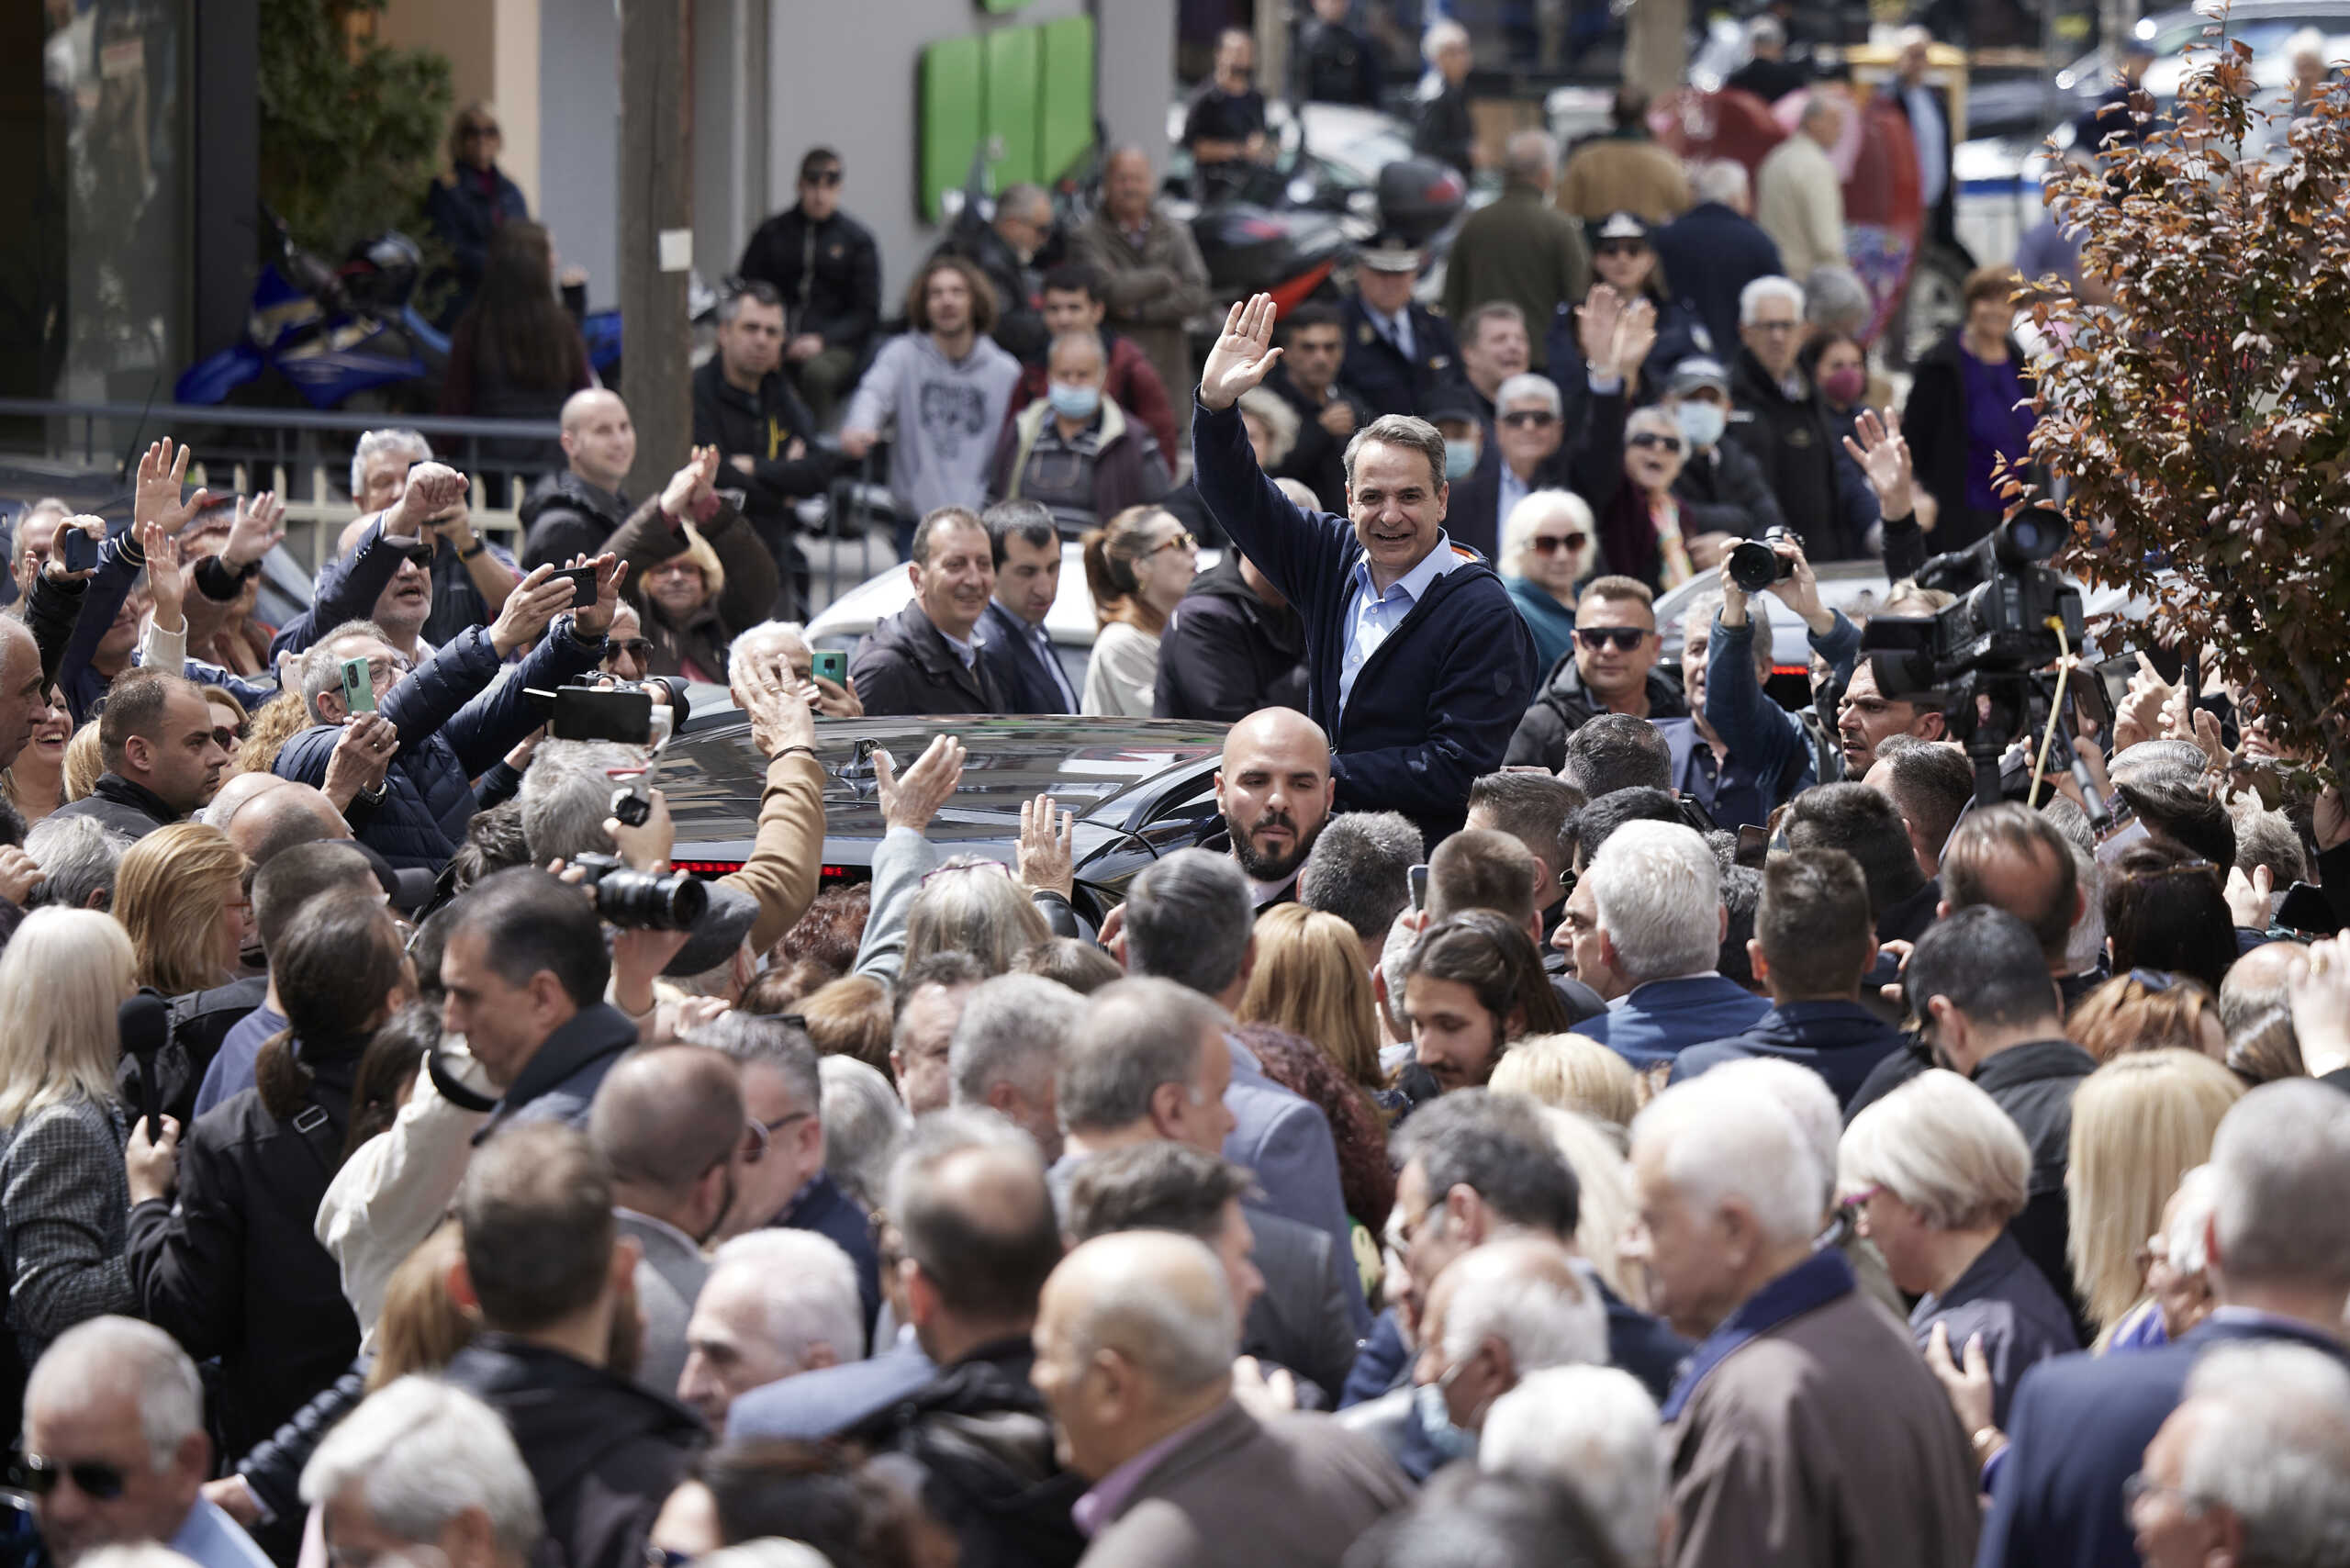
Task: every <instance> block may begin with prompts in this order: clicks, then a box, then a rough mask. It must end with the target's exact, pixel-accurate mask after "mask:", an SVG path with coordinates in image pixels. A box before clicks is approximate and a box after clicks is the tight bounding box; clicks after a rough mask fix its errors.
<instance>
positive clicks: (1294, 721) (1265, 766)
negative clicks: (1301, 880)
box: [1215, 708, 1337, 882]
mask: <svg viewBox="0 0 2350 1568" xmlns="http://www.w3.org/2000/svg"><path fill="white" fill-rule="evenodd" d="M1336 793H1337V787H1336V784H1335V783H1334V781H1333V780H1332V778H1331V777H1330V743H1329V741H1328V739H1327V738H1326V737H1325V736H1324V735H1323V734H1322V727H1321V726H1320V725H1319V724H1316V723H1315V722H1314V721H1313V720H1311V719H1309V718H1307V717H1306V716H1305V715H1304V714H1303V713H1301V712H1299V711H1297V710H1296V709H1294V708H1260V709H1259V710H1258V711H1255V712H1254V713H1251V714H1249V715H1248V717H1247V718H1245V719H1243V720H1241V721H1240V722H1238V723H1237V724H1235V725H1233V726H1232V728H1231V730H1230V731H1228V732H1227V733H1226V734H1225V737H1224V766H1223V767H1219V768H1218V769H1217V770H1216V776H1215V800H1216V805H1217V806H1218V807H1219V808H1220V809H1221V810H1222V812H1223V813H1224V825H1225V831H1226V832H1228V833H1230V834H1232V855H1233V858H1234V859H1236V860H1237V861H1239V862H1240V868H1241V869H1242V870H1243V871H1246V872H1247V873H1248V875H1249V876H1250V877H1251V878H1253V879H1256V880H1257V881H1259V882H1281V881H1285V880H1287V879H1289V878H1291V877H1293V876H1295V875H1296V874H1297V868H1298V867H1300V866H1301V865H1303V864H1304V861H1305V856H1306V852H1307V851H1308V850H1310V849H1312V848H1313V847H1314V840H1315V838H1316V837H1317V836H1319V835H1320V834H1321V832H1322V828H1323V824H1324V823H1327V822H1328V821H1329V820H1330V805H1331V802H1332V801H1333V800H1334V799H1335V798H1336Z"/></svg>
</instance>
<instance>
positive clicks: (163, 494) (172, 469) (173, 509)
mask: <svg viewBox="0 0 2350 1568" xmlns="http://www.w3.org/2000/svg"><path fill="white" fill-rule="evenodd" d="M188 455H189V454H188V449H187V448H186V447H185V446H181V447H174V446H173V444H172V438H171V437H170V436H165V437H164V438H163V439H162V440H161V441H159V442H155V443H154V444H153V445H152V446H150V447H149V448H148V449H147V450H146V452H145V453H143V454H141V455H140V459H139V478H138V482H137V485H136V487H134V488H133V490H132V491H131V501H130V521H131V522H132V523H133V524H134V525H136V524H140V523H149V522H153V523H160V524H162V526H163V528H164V529H165V530H166V531H167V532H170V533H171V535H172V537H173V538H174V539H176V538H178V537H179V534H180V531H181V530H183V529H185V527H187V525H188V524H189V523H190V522H191V521H194V520H195V518H196V513H197V512H200V511H202V510H204V509H205V507H206V506H207V505H208V504H209V503H210V501H211V499H212V492H211V491H209V490H198V491H196V493H195V494H194V495H192V496H190V497H188V498H186V499H185V500H182V499H181V498H180V488H181V487H182V486H183V485H185V483H186V482H187V460H188Z"/></svg>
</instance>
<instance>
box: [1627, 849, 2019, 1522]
mask: <svg viewBox="0 0 2350 1568" xmlns="http://www.w3.org/2000/svg"><path fill="white" fill-rule="evenodd" d="M1626 831H1630V830H1629V829H1627V830H1626ZM1632 1180H1633V1197H1634V1203H1635V1205H1636V1208H1635V1216H1634V1221H1633V1224H1632V1226H1631V1228H1630V1229H1629V1231H1628V1233H1627V1234H1626V1237H1625V1238H1624V1245H1623V1249H1622V1256H1623V1257H1624V1258H1625V1259H1627V1260H1637V1261H1638V1262H1639V1263H1640V1264H1642V1265H1643V1266H1645V1268H1646V1269H1647V1271H1648V1277H1649V1281H1650V1299H1651V1305H1654V1306H1656V1307H1657V1308H1658V1309H1659V1310H1660V1311H1662V1313H1663V1314H1664V1316H1666V1317H1667V1318H1668V1319H1669V1320H1670V1321H1671V1322H1672V1324H1673V1327H1675V1328H1676V1329H1679V1330H1680V1331H1681V1332H1682V1333H1684V1334H1687V1335H1691V1336H1693V1337H1696V1338H1700V1340H1701V1343H1700V1344H1699V1345H1698V1347H1697V1351H1696V1354H1695V1357H1694V1358H1692V1360H1691V1361H1690V1362H1689V1363H1688V1366H1687V1368H1686V1370H1684V1372H1683V1373H1682V1374H1681V1377H1680V1379H1679V1381H1678V1382H1677V1383H1675V1384H1674V1385H1673V1394H1672V1396H1671V1397H1670V1398H1668V1399H1667V1400H1666V1401H1665V1405H1664V1410H1663V1415H1664V1419H1665V1422H1666V1424H1667V1440H1668V1443H1669V1445H1670V1448H1671V1451H1672V1454H1673V1514H1674V1517H1675V1518H1676V1520H1677V1521H1678V1525H1679V1539H1678V1540H1677V1542H1676V1544H1675V1547H1674V1561H1675V1562H1676V1563H1678V1564H1681V1565H1682V1568H1709V1565H1711V1564H1717V1563H1719V1564H1732V1563H1736V1564H1749V1563H1752V1562H1757V1561H1763V1562H1774V1563H1813V1564H1820V1565H1822V1568H1825V1565H1826V1564H1830V1563H1835V1562H1908V1563H1919V1564H1927V1565H1936V1568H1959V1565H1961V1564H1964V1563H1968V1562H1972V1561H1973V1560H1974V1548H1975V1536H1976V1532H1977V1528H1978V1521H1979V1519H1980V1514H1979V1512H1978V1510H1977V1507H1976V1505H1975V1462H1974V1460H1973V1459H1972V1458H1971V1457H1970V1456H1969V1454H1968V1452H1967V1449H1966V1437H1965V1434H1964V1432H1962V1431H1961V1430H1960V1429H1959V1425H1958V1422H1957V1420H1956V1418H1955V1417H1953V1416H1952V1414H1951V1410H1950V1403H1949V1400H1948V1399H1947V1398H1946V1397H1945V1396H1944V1395H1943V1394H1942V1387H1941V1385H1940V1384H1939V1383H1937V1382H1936V1381H1935V1380H1934V1376H1933V1374H1932V1373H1931V1372H1928V1371H1927V1370H1926V1367H1925V1364H1924V1362H1923V1361H1922V1360H1921V1359H1920V1358H1919V1355H1918V1352H1917V1350H1916V1348H1915V1347H1914V1346H1913V1345H1912V1344H1911V1343H1910V1339H1909V1336H1908V1333H1907V1331H1906V1330H1905V1329H1904V1328H1903V1327H1901V1325H1899V1324H1898V1323H1897V1322H1896V1321H1895V1320H1894V1319H1893V1318H1892V1317H1891V1316H1888V1315H1887V1314H1886V1312H1885V1311H1884V1309H1883V1308H1881V1307H1879V1306H1877V1305H1875V1304H1874V1302H1873V1301H1871V1300H1869V1299H1868V1298H1867V1297H1865V1296H1863V1294H1861V1293H1860V1292H1859V1290H1858V1289H1857V1287H1856V1285H1855V1283H1854V1281H1853V1277H1852V1269H1851V1267H1850V1266H1849V1265H1848V1264H1847V1263H1846V1262H1845V1261H1844V1260H1843V1256H1842V1254H1841V1253H1840V1252H1838V1251H1837V1250H1836V1249H1833V1248H1829V1249H1823V1250H1819V1251H1814V1250H1813V1249H1812V1238H1813V1236H1814V1235H1815V1234H1816V1233H1817V1232H1818V1228H1819V1219H1820V1207H1821V1202H1820V1200H1821V1193H1823V1192H1824V1191H1825V1190H1826V1187H1827V1183H1828V1181H1829V1176H1828V1173H1827V1172H1826V1171H1824V1170H1821V1169H1820V1167H1819V1158H1818V1154H1817V1153H1816V1152H1815V1151H1814V1150H1813V1148H1811V1147H1810V1145H1809V1144H1808V1143H1807V1140H1806V1138H1805V1137H1804V1135H1803V1133H1802V1132H1801V1130H1800V1129H1799V1128H1798V1127H1797V1126H1796V1120H1795V1117H1794V1116H1793V1115H1792V1114H1790V1113H1789V1112H1788V1111H1787V1110H1786V1109H1785V1107H1783V1106H1782V1105H1781V1104H1780V1103H1778V1102H1777V1101H1776V1100H1775V1099H1774V1098H1772V1097H1770V1096H1767V1095H1761V1096H1758V1095H1756V1094H1754V1093H1752V1092H1750V1091H1747V1090H1744V1089H1741V1088H1740V1087H1737V1086H1733V1085H1729V1084H1726V1083H1722V1082H1720V1081H1711V1082H1709V1081H1706V1080H1702V1079H1701V1080H1699V1081H1696V1082H1695V1083H1684V1084H1677V1085H1675V1086H1673V1088H1670V1089H1667V1090H1666V1091H1665V1092H1663V1093H1662V1094H1661V1095H1659V1096H1658V1097H1657V1098H1656V1099H1655V1100H1653V1101H1651V1103H1649V1105H1648V1107H1647V1108H1646V1109H1645V1110H1643V1111H1642V1112H1641V1113H1640V1114H1639V1117H1638V1118H1637V1119H1636V1120H1635V1121H1634V1122H1633V1124H1632Z"/></svg>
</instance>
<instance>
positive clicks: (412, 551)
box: [388, 544, 433, 572]
mask: <svg viewBox="0 0 2350 1568" xmlns="http://www.w3.org/2000/svg"><path fill="white" fill-rule="evenodd" d="M388 548H389V549H390V550H391V552H392V554H395V555H397V556H398V557H399V558H400V559H401V560H403V561H406V562H407V563H408V565H410V566H416V567H420V568H421V569H422V570H424V571H428V572H429V571H431V569H432V551H433V546H432V545H431V544H394V545H390V546H388Z"/></svg>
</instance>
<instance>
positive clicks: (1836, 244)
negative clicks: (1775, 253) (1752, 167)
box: [1754, 131, 1851, 283]
mask: <svg viewBox="0 0 2350 1568" xmlns="http://www.w3.org/2000/svg"><path fill="white" fill-rule="evenodd" d="M1754 221H1755V222H1757V223H1759V224H1761V225H1762V231H1763V232H1764V233H1766V234H1768V235H1770V236H1771V238H1772V239H1773V240H1774V241H1776V242H1777V244H1778V247H1779V260H1780V262H1781V263H1782V264H1784V265H1785V268H1786V269H1787V275H1788V276H1789V277H1791V278H1793V279H1795V280H1796V282H1797V283H1801V282H1802V281H1803V280H1804V279H1805V278H1807V277H1808V276H1810V275H1811V269H1812V268H1814V267H1821V266H1830V265H1834V266H1849V265H1850V264H1851V263H1849V262H1847V261H1846V260H1845V259H1844V185H1843V182H1842V181H1841V180H1840V179H1838V178H1837V176H1836V164H1835V162H1833V161H1832V160H1831V159H1830V157H1829V156H1828V150H1827V149H1826V148H1824V147H1822V146H1820V145H1819V143H1818V142H1817V141H1814V140H1812V139H1811V138H1810V137H1808V136H1806V135H1804V134H1803V133H1802V132H1801V131H1797V132H1796V134H1795V135H1793V136H1790V137H1788V138H1787V139H1786V140H1785V141H1782V142H1781V143H1779V145H1777V146H1776V147H1774V148H1773V149H1771V155H1770V156H1769V157H1767V158H1765V159H1763V160H1762V169H1761V170H1760V171H1759V172H1758V173H1757V174H1755V176H1754Z"/></svg>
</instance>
